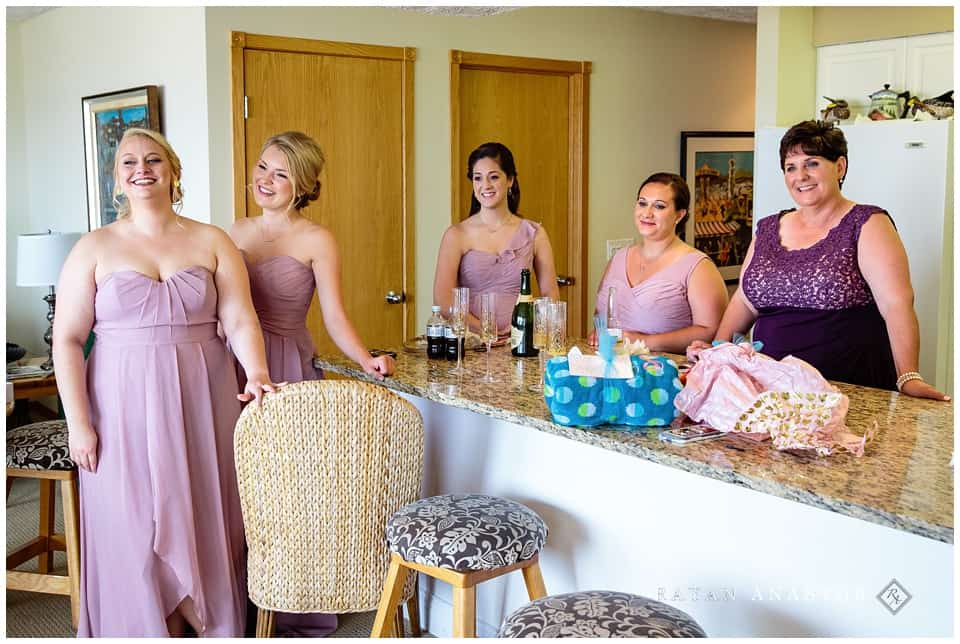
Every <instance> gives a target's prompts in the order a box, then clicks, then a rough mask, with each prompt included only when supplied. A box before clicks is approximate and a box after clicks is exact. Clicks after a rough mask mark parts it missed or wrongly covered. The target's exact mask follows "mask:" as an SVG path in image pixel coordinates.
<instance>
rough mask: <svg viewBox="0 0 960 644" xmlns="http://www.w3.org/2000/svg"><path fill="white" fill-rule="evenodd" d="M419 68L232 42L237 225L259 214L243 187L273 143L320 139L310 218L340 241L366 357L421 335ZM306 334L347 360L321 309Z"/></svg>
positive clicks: (364, 53)
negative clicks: (416, 139)
mask: <svg viewBox="0 0 960 644" xmlns="http://www.w3.org/2000/svg"><path fill="white" fill-rule="evenodd" d="M413 58H414V50H412V49H409V48H400V47H379V46H368V45H356V44H349V43H334V42H328V41H317V40H304V39H299V38H280V37H274V36H258V35H255V34H244V33H239V32H234V33H233V61H232V67H233V70H232V73H233V136H234V204H235V216H236V217H245V216H253V215H257V214H259V210H258V208H257V206H256V203H255V202H254V200H253V199H252V198H250V197H249V193H248V192H247V189H246V186H247V185H248V184H250V182H251V178H250V171H251V168H252V167H253V164H254V163H255V162H256V160H257V159H258V158H259V155H260V147H261V146H262V145H263V142H264V141H265V140H266V139H267V138H268V137H270V136H271V135H273V134H276V133H278V132H283V131H287V130H300V131H302V132H305V133H306V134H308V135H310V136H311V137H313V138H314V139H316V141H317V142H318V143H320V146H321V147H322V148H323V152H324V156H325V157H326V166H325V168H324V171H323V174H322V176H321V178H320V181H321V185H322V189H321V191H320V198H319V199H317V200H316V201H315V202H313V203H311V204H310V205H309V206H308V207H307V208H305V209H304V210H303V211H302V212H303V214H304V215H305V216H306V217H308V218H310V219H311V220H312V221H315V222H317V223H319V224H322V225H323V226H325V227H327V228H328V229H329V230H331V231H332V233H333V235H334V237H335V238H336V240H337V244H338V247H339V250H340V261H341V285H342V291H343V297H344V305H345V307H346V311H347V316H348V317H349V319H350V321H351V322H352V323H353V324H354V326H355V327H356V329H357V332H358V333H359V334H360V337H361V338H362V339H363V341H364V342H365V343H366V344H367V346H369V347H399V346H400V345H401V344H402V342H403V340H404V338H406V337H408V336H410V335H414V331H413V329H414V324H415V319H414V316H415V311H414V306H413V301H412V296H413V283H414V266H413V254H412V249H413V241H414V240H413V225H412V220H411V219H412V199H411V191H410V186H412V177H411V174H410V168H411V165H410V162H411V160H412V135H413V119H412V92H413ZM391 291H392V292H393V293H395V294H398V295H399V296H400V298H399V299H400V300H401V301H400V302H399V303H390V302H388V301H387V300H388V298H387V295H388V293H389V292H391ZM390 299H398V298H390ZM307 327H308V328H309V329H310V333H311V335H312V336H313V339H314V342H315V343H316V345H317V351H318V352H320V353H330V352H338V351H339V349H337V347H336V346H335V345H334V344H333V342H332V340H330V338H329V337H328V336H327V333H326V329H325V328H324V326H323V319H322V316H321V313H320V307H319V303H318V301H317V299H316V298H314V301H313V304H312V305H311V307H310V312H309V314H308V316H307Z"/></svg>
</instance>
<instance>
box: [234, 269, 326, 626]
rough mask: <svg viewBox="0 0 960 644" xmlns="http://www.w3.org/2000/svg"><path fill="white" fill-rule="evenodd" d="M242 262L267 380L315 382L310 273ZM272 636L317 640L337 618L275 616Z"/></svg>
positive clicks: (313, 287) (320, 375)
mask: <svg viewBox="0 0 960 644" xmlns="http://www.w3.org/2000/svg"><path fill="white" fill-rule="evenodd" d="M246 262H247V272H248V273H249V274H250V292H251V294H252V295H253V306H254V308H255V309H256V310H257V316H258V317H259V318H260V327H261V329H262V330H263V340H264V343H265V345H266V349H267V365H268V368H269V370H270V380H271V381H273V382H289V383H294V382H301V381H303V380H319V379H321V378H323V372H322V371H321V370H319V369H315V368H314V367H313V356H314V354H315V353H316V351H315V348H314V345H313V340H312V339H311V338H310V332H309V331H308V330H307V310H308V309H309V308H310V302H311V301H312V300H313V294H314V292H315V291H316V280H315V278H314V276H313V270H312V269H311V268H310V267H309V266H307V265H306V264H303V263H302V262H300V261H299V260H296V259H294V258H293V257H290V256H289V255H275V256H273V257H269V258H267V259H263V260H261V261H259V262H255V263H254V262H251V261H250V260H249V259H247V260H246ZM276 629H277V635H281V636H288V637H290V636H294V637H323V636H324V635H329V634H330V633H332V632H333V631H335V630H336V629H337V616H336V615H333V614H326V613H277V616H276Z"/></svg>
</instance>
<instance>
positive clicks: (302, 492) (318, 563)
mask: <svg viewBox="0 0 960 644" xmlns="http://www.w3.org/2000/svg"><path fill="white" fill-rule="evenodd" d="M234 451H235V455H236V467H237V477H238V482H239V487H240V501H241V506H242V508H243V522H244V528H245V530H246V537H247V547H248V549H249V552H248V554H247V589H248V591H249V594H250V599H251V601H253V603H254V604H256V606H257V607H258V609H259V610H258V614H257V636H258V637H269V636H270V635H272V633H273V619H274V613H275V612H288V613H355V612H364V611H372V610H374V609H375V608H377V605H378V603H379V601H380V591H381V589H382V584H383V580H384V578H385V577H386V575H387V570H388V568H389V565H390V553H389V551H388V550H387V546H386V544H385V543H384V539H383V526H384V524H385V523H386V522H387V519H389V518H390V516H391V515H392V514H393V513H394V512H396V511H397V509H399V508H400V507H402V506H404V505H405V504H408V503H410V502H411V501H413V500H414V499H416V498H417V497H418V494H419V491H420V479H421V475H422V472H423V420H422V418H421V417H420V413H419V412H418V411H417V410H416V408H415V407H414V406H413V405H411V404H410V403H408V402H407V401H405V400H403V399H402V398H401V397H400V396H398V395H396V394H394V393H392V392H390V391H388V390H387V389H385V388H384V387H378V386H375V385H370V384H366V383H361V382H356V381H350V380H335V381H334V380H330V381H305V382H300V383H296V384H292V385H287V386H285V387H283V388H282V389H281V390H280V391H278V392H277V393H275V394H270V395H268V396H267V397H266V398H265V399H264V401H263V403H262V405H261V406H260V407H259V408H258V407H257V406H256V405H253V404H251V405H247V407H246V409H244V410H243V413H242V414H241V415H240V420H239V421H238V422H237V428H236V433H235V435H234ZM409 581H410V582H411V583H408V584H406V585H405V587H404V592H403V600H404V601H407V602H408V604H407V606H408V609H409V611H410V622H411V627H412V630H413V631H414V634H419V611H418V607H417V605H416V592H415V588H414V583H415V580H412V579H411V580H409ZM398 612H399V611H398ZM401 627H402V619H401V618H399V617H398V618H397V619H396V620H395V622H394V626H393V630H394V633H395V634H396V635H402V628H401Z"/></svg>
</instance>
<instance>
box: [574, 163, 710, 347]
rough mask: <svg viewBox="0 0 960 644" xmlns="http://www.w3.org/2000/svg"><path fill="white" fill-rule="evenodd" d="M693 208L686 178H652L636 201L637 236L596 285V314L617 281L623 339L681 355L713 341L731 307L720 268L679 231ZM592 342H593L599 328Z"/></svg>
mask: <svg viewBox="0 0 960 644" xmlns="http://www.w3.org/2000/svg"><path fill="white" fill-rule="evenodd" d="M689 206H690V189H689V188H688V187H687V183H686V182H685V181H684V180H683V177H681V176H679V175H676V174H671V173H667V172H658V173H656V174H653V175H651V176H649V177H648V178H647V180H646V181H644V182H643V183H642V184H641V185H640V190H639V191H638V192H637V202H636V204H635V205H634V207H633V220H634V224H635V225H636V227H637V233H638V234H639V239H638V240H637V242H636V243H634V244H633V245H631V246H628V247H627V248H623V249H621V250H619V251H618V252H617V253H616V255H614V256H613V258H611V260H610V262H609V263H608V264H607V268H606V270H605V271H604V273H603V277H602V278H601V280H600V288H599V289H597V307H596V312H597V313H598V314H599V315H601V316H604V317H606V315H607V300H608V296H609V292H610V288H611V287H613V288H614V292H615V296H614V306H615V307H616V310H615V317H616V318H617V319H619V321H620V325H621V328H622V330H623V336H624V338H625V339H629V340H643V341H644V343H645V344H646V345H647V347H648V348H649V349H650V350H651V351H667V352H671V353H683V351H684V350H685V349H686V347H687V345H688V344H690V343H691V342H693V341H694V340H710V339H712V338H713V334H714V333H715V332H716V330H717V326H718V325H719V324H720V319H721V318H722V317H723V310H724V307H725V306H726V305H727V289H726V287H725V286H724V283H723V277H721V275H720V271H719V270H717V267H716V266H715V265H714V263H713V262H711V261H710V258H708V257H707V256H706V255H705V254H703V253H702V252H700V251H698V250H697V249H695V248H693V247H692V246H690V245H689V244H686V243H684V242H683V241H682V240H681V239H680V238H679V237H677V234H676V230H677V224H678V223H679V222H680V221H682V220H683V218H684V217H686V215H687V208H688V207H689ZM590 342H591V344H596V331H594V332H593V333H592V334H591V336H590Z"/></svg>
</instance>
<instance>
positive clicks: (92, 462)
mask: <svg viewBox="0 0 960 644" xmlns="http://www.w3.org/2000/svg"><path fill="white" fill-rule="evenodd" d="M99 442H100V440H99V438H98V437H97V432H96V430H94V429H93V427H91V426H90V425H84V426H79V427H78V426H72V427H68V428H67V445H68V446H69V448H70V460H72V461H73V462H74V463H76V465H77V467H79V468H80V469H82V470H86V471H88V472H91V473H96V471H97V447H98V443H99Z"/></svg>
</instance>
